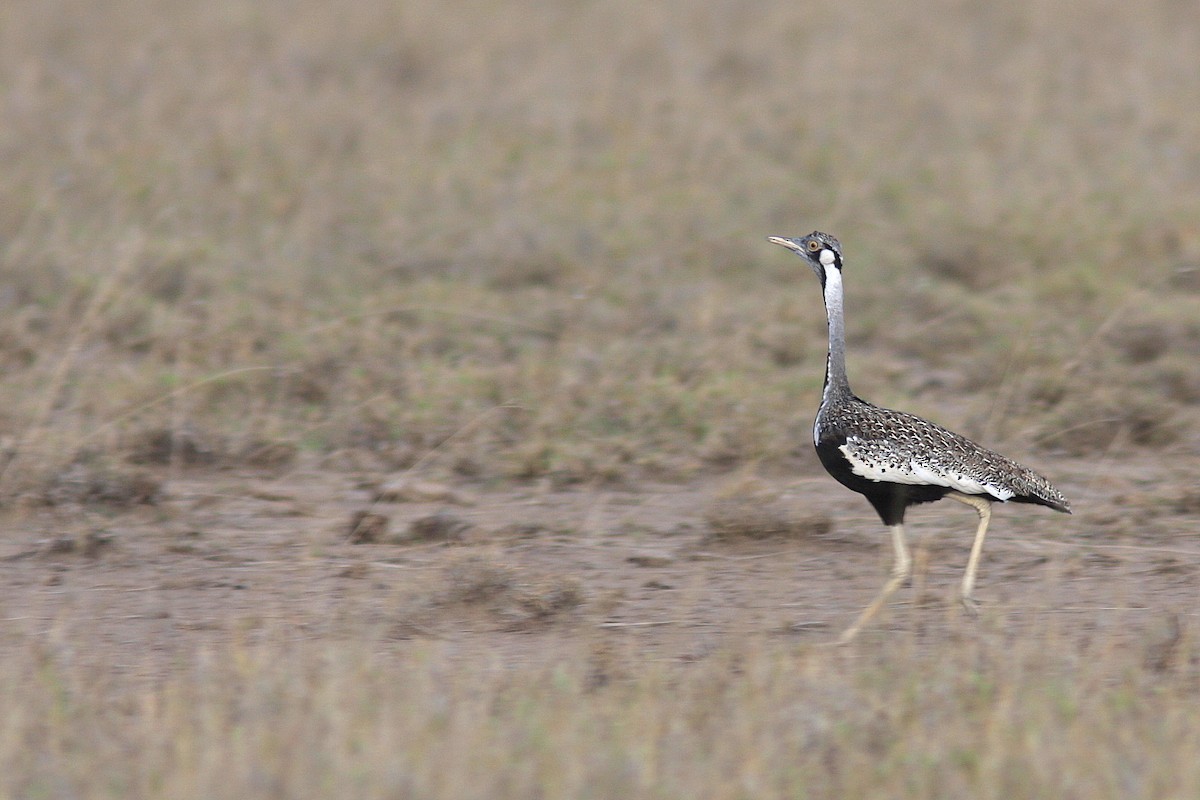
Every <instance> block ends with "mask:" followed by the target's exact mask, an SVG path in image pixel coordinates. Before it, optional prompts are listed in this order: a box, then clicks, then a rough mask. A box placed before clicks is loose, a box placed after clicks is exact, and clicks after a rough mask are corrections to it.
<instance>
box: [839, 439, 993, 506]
mask: <svg viewBox="0 0 1200 800" xmlns="http://www.w3.org/2000/svg"><path fill="white" fill-rule="evenodd" d="M838 449H839V450H841V451H842V454H843V455H844V456H845V457H846V460H847V461H848V462H849V463H850V469H851V471H852V472H853V473H854V474H855V475H858V476H860V477H863V478H866V479H867V480H872V481H880V482H882V483H905V484H911V485H917V486H944V487H946V488H947V489H953V490H955V491H959V492H962V493H963V494H981V495H989V496H991V497H993V498H995V499H997V500H1008V499H1010V498H1012V497H1013V496H1014V495H1015V494H1016V493H1015V492H1014V491H1013V490H1012V489H1009V488H1008V487H1006V486H1004V485H1003V484H1001V483H1000V482H998V481H996V480H994V479H989V477H988V475H987V471H986V470H980V469H978V468H976V467H978V466H979V464H978V463H970V462H965V463H955V462H956V461H957V459H954V458H948V457H946V456H947V453H943V452H938V451H936V450H928V451H917V450H916V449H915V448H913V447H912V446H911V443H910V442H905V441H896V440H893V439H862V438H859V437H857V436H850V437H848V438H847V439H846V443H845V444H843V445H842V446H841V447H839V448H838ZM951 452H952V451H951ZM983 452H986V451H983Z"/></svg>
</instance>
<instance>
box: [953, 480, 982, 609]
mask: <svg viewBox="0 0 1200 800" xmlns="http://www.w3.org/2000/svg"><path fill="white" fill-rule="evenodd" d="M946 497H949V498H951V499H953V500H957V501H958V502H960V503H965V504H967V505H969V506H970V507H971V508H973V509H975V511H976V513H978V514H979V527H978V528H977V529H976V530H975V541H974V543H973V544H972V545H971V555H970V557H969V558H967V571H966V573H965V574H964V575H963V580H962V594H961V595H960V599H961V600H962V604H963V608H965V609H966V610H967V613H969V614H971V615H972V616H973V615H975V614H978V613H979V604H978V603H976V602H975V597H974V591H975V572H976V571H977V570H978V569H979V557H980V555H981V554H982V553H983V537H984V536H985V535H987V527H988V522H989V521H990V520H991V518H992V501H991V500H988V499H986V498H984V497H980V496H979V495H974V494H960V493H958V492H951V493H950V494H948V495H946Z"/></svg>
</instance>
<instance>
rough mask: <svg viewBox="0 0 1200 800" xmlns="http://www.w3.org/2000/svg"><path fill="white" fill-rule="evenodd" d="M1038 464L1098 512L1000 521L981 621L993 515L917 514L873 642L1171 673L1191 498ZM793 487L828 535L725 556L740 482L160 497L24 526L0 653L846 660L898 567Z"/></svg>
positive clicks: (1194, 568) (856, 505)
mask: <svg viewBox="0 0 1200 800" xmlns="http://www.w3.org/2000/svg"><path fill="white" fill-rule="evenodd" d="M1039 466H1040V467H1041V468H1042V469H1044V470H1045V471H1046V472H1047V473H1048V474H1050V475H1052V476H1053V477H1054V480H1055V482H1056V483H1057V484H1058V485H1059V486H1060V487H1062V488H1063V489H1064V491H1065V492H1066V493H1067V495H1068V496H1069V497H1070V498H1071V500H1072V502H1073V503H1074V505H1075V509H1076V512H1075V514H1074V515H1072V516H1066V515H1060V514H1055V513H1052V512H1049V511H1048V510H1045V509H1041V508H1037V507H1030V506H1018V505H1007V506H998V507H997V509H996V513H995V515H994V516H993V520H992V527H991V531H990V535H989V539H988V541H987V545H986V547H985V549H984V560H983V564H982V567H981V571H980V576H979V585H978V589H977V594H978V596H979V598H980V600H981V602H982V603H983V611H982V615H981V616H980V617H979V618H978V619H977V620H970V619H968V618H965V617H964V616H963V614H962V613H961V612H960V610H959V609H958V607H957V604H956V603H955V602H954V589H955V587H956V586H957V581H958V580H959V578H960V577H961V570H962V569H963V566H964V564H965V562H966V557H967V550H968V547H969V544H970V539H971V534H972V531H973V530H974V523H975V517H974V515H973V514H972V513H971V512H970V511H969V510H968V509H965V508H961V507H959V506H958V505H957V504H950V503H939V504H934V505H931V506H923V507H918V508H916V509H913V510H911V511H910V517H909V532H910V538H911V539H912V540H913V543H914V545H915V547H916V553H917V555H916V559H917V568H918V574H917V577H916V578H915V579H914V584H915V585H914V587H910V588H905V589H903V590H901V591H900V592H898V593H897V594H896V596H895V598H894V600H893V602H892V604H891V606H890V608H889V610H888V611H887V612H886V613H884V614H881V615H880V617H878V618H877V620H876V622H875V623H874V624H873V625H872V626H871V627H870V628H869V630H868V631H867V632H866V633H865V634H864V636H881V635H884V634H886V633H887V632H888V631H891V630H903V629H916V630H918V631H920V632H921V633H922V635H925V634H926V633H927V634H929V635H932V636H938V637H939V638H940V637H941V636H943V635H945V634H946V633H947V632H950V633H952V632H953V631H955V630H959V629H961V627H962V626H972V625H984V626H992V627H999V628H1002V629H1004V630H1006V631H1011V632H1019V631H1020V630H1022V629H1024V628H1026V627H1027V626H1030V625H1034V624H1037V625H1040V626H1046V625H1051V626H1057V627H1058V628H1059V629H1061V630H1062V631H1065V632H1069V633H1071V634H1072V635H1078V636H1081V637H1092V636H1096V635H1102V636H1110V637H1112V641H1114V642H1117V643H1127V644H1129V645H1131V646H1135V647H1145V648H1147V652H1148V653H1153V652H1154V648H1156V647H1159V648H1161V646H1162V642H1163V641H1164V640H1165V641H1167V642H1168V643H1169V641H1170V639H1171V636H1172V635H1178V630H1179V627H1180V623H1183V624H1184V625H1185V629H1186V627H1187V626H1189V625H1190V626H1191V627H1194V625H1195V618H1196V617H1197V616H1198V615H1200V611H1198V608H1197V603H1196V598H1197V596H1198V592H1197V589H1198V588H1200V547H1197V545H1196V543H1195V531H1196V524H1197V518H1198V517H1200V495H1198V494H1197V490H1196V488H1195V482H1194V481H1193V480H1191V479H1190V478H1191V476H1188V475H1182V476H1181V475H1180V474H1179V472H1178V470H1177V469H1176V470H1175V472H1174V473H1172V470H1171V465H1170V464H1167V463H1162V462H1156V461H1154V460H1152V459H1150V458H1143V459H1141V460H1139V461H1137V462H1134V463H1130V462H1120V463H1118V462H1116V461H1110V462H1109V463H1107V464H1106V465H1102V466H1101V467H1100V468H1097V466H1096V464H1095V462H1094V461H1090V460H1079V461H1071V460H1055V461H1051V462H1048V463H1042V464H1039ZM797 474H798V477H797V476H796V475H792V476H787V475H769V476H757V477H756V478H755V479H754V483H755V485H756V486H757V489H756V491H758V492H759V493H762V492H764V491H765V492H767V493H769V494H770V496H771V498H772V500H771V502H774V503H781V504H784V506H786V507H787V508H789V509H791V513H795V514H798V515H799V516H800V518H801V519H802V520H804V521H806V524H804V525H799V526H796V528H795V529H794V530H791V531H790V532H789V533H788V534H785V535H777V536H773V537H772V536H768V537H766V538H752V537H751V536H742V537H728V536H726V537H717V536H714V535H713V522H712V521H713V519H714V508H715V506H714V502H716V501H715V500H714V498H721V497H725V498H726V499H728V498H730V497H733V498H734V499H736V498H737V495H738V491H739V490H738V489H737V488H736V487H737V486H738V482H739V481H742V482H745V480H746V478H745V476H744V475H742V476H729V475H726V476H713V477H711V478H707V479H704V480H701V481H698V482H695V483H692V484H689V485H665V484H663V485H653V484H641V485H636V486H626V487H621V488H576V489H567V490H564V489H555V488H553V487H550V486H548V485H543V484H531V485H527V486H522V487H520V488H501V489H495V488H489V487H484V486H478V485H471V484H468V483H461V484H449V483H438V482H435V481H431V480H419V479H418V478H417V476H412V475H405V476H388V477H383V476H378V475H376V476H369V477H362V476H358V477H355V476H353V475H349V474H347V473H344V472H338V471H335V470H329V469H325V468H322V465H321V464H318V463H315V462H313V463H308V464H299V465H293V467H292V468H290V469H289V470H288V471H287V472H286V473H281V474H275V475H270V474H265V473H262V472H250V473H247V472H232V471H231V472H215V471H191V472H183V473H179V474H176V475H174V476H155V479H157V478H161V479H162V482H161V483H160V484H158V485H157V490H156V492H152V493H151V494H150V496H149V497H147V498H144V499H147V500H149V502H145V503H137V504H133V505H128V506H123V507H117V506H105V505H96V504H91V505H86V506H85V505H81V504H70V503H67V504H63V505H58V506H49V507H48V506H37V507H27V508H24V509H21V510H11V511H9V512H8V513H7V515H6V517H5V519H4V520H3V523H2V524H3V527H4V531H5V535H4V536H3V537H0V548H2V549H0V587H2V588H0V622H2V623H3V627H2V628H0V641H5V640H7V641H8V642H10V643H11V642H14V641H16V640H18V639H25V640H29V639H30V638H32V637H44V640H45V641H49V642H54V641H59V642H62V641H65V640H70V641H73V642H76V643H77V644H78V647H77V650H76V657H77V658H78V659H82V660H85V661H86V660H90V659H95V661H96V663H97V664H105V665H109V668H111V665H113V664H116V665H120V668H121V669H124V670H127V671H128V672H129V673H132V674H134V675H138V676H144V677H146V678H148V679H155V678H161V677H163V676H164V675H166V674H168V673H169V672H170V670H171V669H172V665H174V664H178V663H179V660H180V659H185V658H188V657H190V654H192V653H194V652H195V650H196V649H197V648H203V647H204V646H205V644H206V643H207V644H216V643H220V642H222V641H227V640H229V639H234V638H238V637H243V638H246V637H249V638H253V637H254V636H255V635H257V634H258V633H259V632H264V631H272V632H275V633H276V634H278V633H279V632H283V633H284V635H287V636H295V637H308V638H319V639H332V640H336V639H337V638H338V637H339V636H346V635H349V634H347V633H346V631H361V630H362V626H363V625H364V624H365V625H367V626H368V627H370V628H374V629H376V630H383V631H385V632H386V636H385V637H384V641H389V642H395V645H396V647H397V649H398V650H403V648H404V647H405V646H406V645H407V644H408V643H411V642H415V641H425V640H437V641H440V642H442V643H444V645H445V646H447V647H451V648H453V649H454V650H455V651H456V652H457V651H459V650H461V652H462V654H463V655H464V657H473V658H478V657H484V658H490V659H496V660H498V661H499V663H501V664H521V663H528V662H536V661H538V660H539V659H543V658H547V657H552V656H553V654H554V653H556V652H559V651H560V648H563V647H567V646H570V645H572V644H579V643H583V644H585V645H586V646H591V647H594V648H596V649H597V650H598V651H602V650H604V649H606V648H613V647H617V648H624V649H625V650H624V651H625V652H626V653H628V652H633V651H636V652H639V653H642V654H644V657H645V658H647V659H665V660H674V661H691V660H697V659H702V658H703V657H704V656H705V655H706V654H707V653H710V652H713V651H714V650H716V649H718V648H720V647H722V646H723V645H726V644H728V643H729V642H730V641H732V639H731V637H736V636H739V635H744V634H747V633H751V634H767V635H769V636H771V637H781V638H784V639H793V640H796V641H798V642H827V641H832V640H833V639H834V638H835V637H836V635H837V633H838V632H839V631H840V630H841V629H842V628H843V627H844V626H845V625H847V624H848V623H849V622H850V621H851V620H852V619H853V618H854V615H855V614H856V613H857V612H858V611H859V609H860V608H861V607H863V606H864V605H865V604H866V603H868V602H869V601H870V599H871V598H872V596H873V593H874V592H875V591H876V589H877V588H878V586H879V584H880V583H881V582H882V580H883V578H884V576H885V572H886V569H887V567H888V560H889V558H890V547H889V546H888V542H887V540H886V538H885V536H884V533H885V530H884V528H883V527H882V526H881V525H880V524H879V522H878V520H877V519H876V518H875V517H874V514H873V512H872V511H871V510H870V508H869V506H868V505H867V504H866V503H865V502H863V501H862V499H861V498H860V497H858V496H857V495H853V494H851V493H850V492H847V491H845V490H844V489H842V488H841V487H840V486H838V485H836V484H835V483H834V482H833V481H832V480H831V479H829V478H828V477H826V476H824V475H823V474H821V473H820V472H819V467H817V466H816V465H815V461H814V462H813V463H808V462H804V463H800V464H798V466H797ZM143 477H145V476H143ZM150 485H151V486H154V482H153V480H151V483H150ZM389 486H390V487H391V491H390V492H389V491H383V490H384V489H386V488H387V487H389ZM731 486H732V487H734V488H733V489H732V490H731V489H730V487H731ZM751 500H752V502H757V501H755V500H754V499H753V498H751ZM364 513H365V514H368V515H370V516H367V517H365V518H363V514H364ZM356 521H357V528H356V529H355V528H354V526H355V522H356Z"/></svg>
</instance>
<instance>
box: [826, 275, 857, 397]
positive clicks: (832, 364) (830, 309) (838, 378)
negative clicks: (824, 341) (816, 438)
mask: <svg viewBox="0 0 1200 800" xmlns="http://www.w3.org/2000/svg"><path fill="white" fill-rule="evenodd" d="M825 314H826V316H827V317H828V318H829V357H828V359H827V360H826V362H825V389H824V393H823V397H822V399H823V401H828V400H830V399H831V398H834V397H839V396H847V397H848V396H850V394H851V392H850V381H849V380H848V379H847V378H846V325H845V319H844V316H843V313H842V272H841V270H839V269H836V268H835V267H828V268H827V269H826V270H825Z"/></svg>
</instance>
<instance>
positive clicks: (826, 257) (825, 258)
mask: <svg viewBox="0 0 1200 800" xmlns="http://www.w3.org/2000/svg"><path fill="white" fill-rule="evenodd" d="M835 258H836V256H835V255H834V254H833V251H832V250H830V249H829V248H825V249H824V250H822V251H821V255H820V259H821V263H822V264H824V265H825V266H826V267H832V266H833V262H834V259H835Z"/></svg>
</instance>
